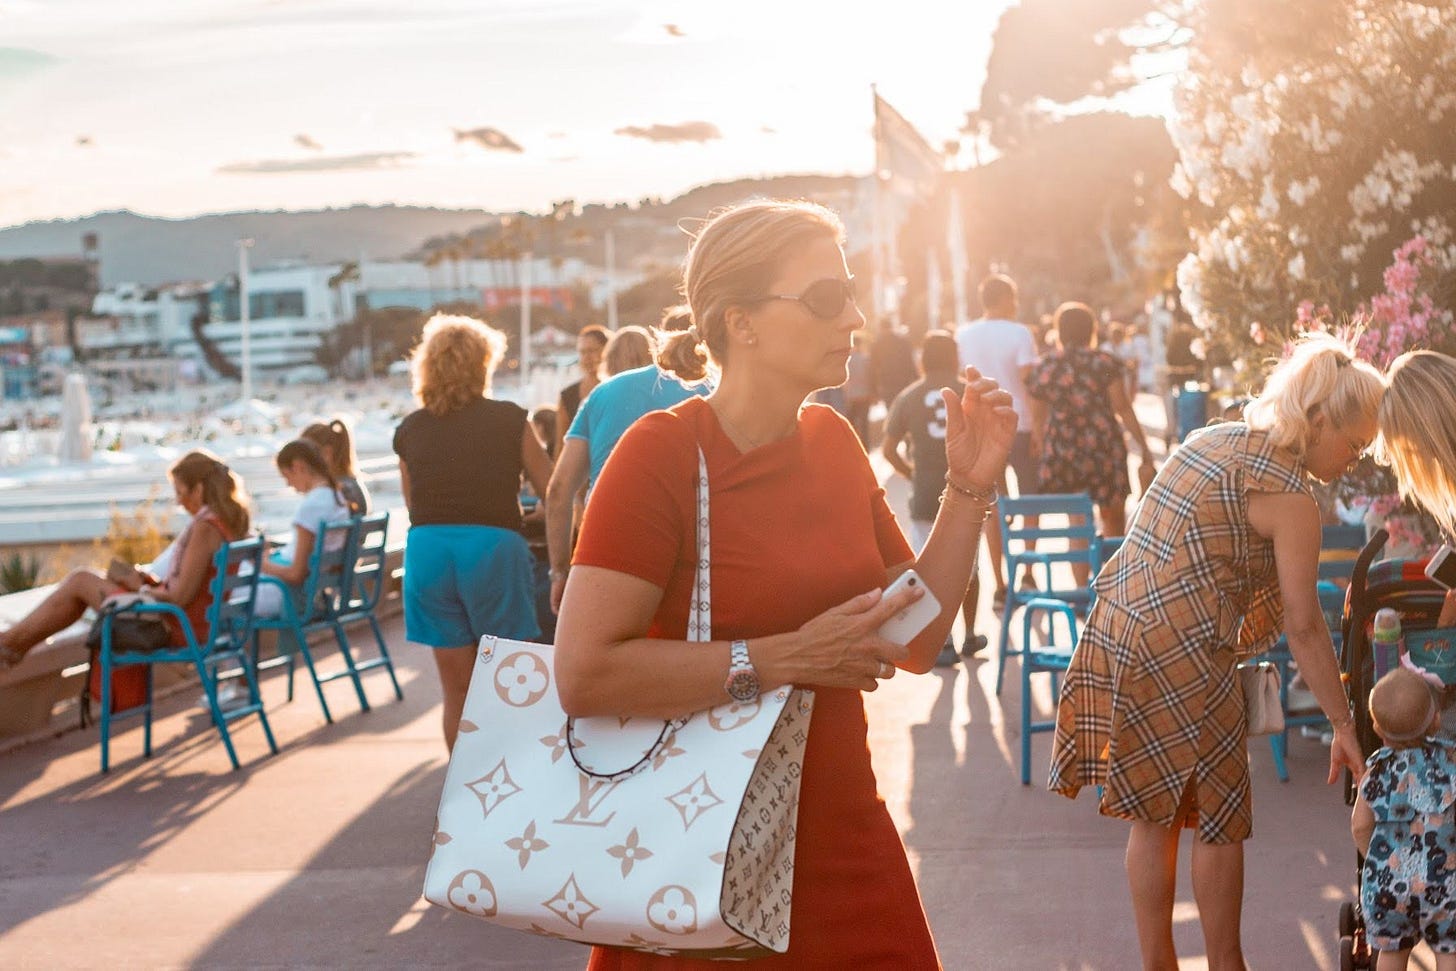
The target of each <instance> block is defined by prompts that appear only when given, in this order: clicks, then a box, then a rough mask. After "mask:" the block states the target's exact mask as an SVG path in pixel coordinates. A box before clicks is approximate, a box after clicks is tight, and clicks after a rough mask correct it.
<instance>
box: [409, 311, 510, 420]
mask: <svg viewBox="0 0 1456 971" xmlns="http://www.w3.org/2000/svg"><path fill="white" fill-rule="evenodd" d="M505 350H506V336H505V335H504V334H502V333H501V332H500V331H498V330H496V329H495V328H494V327H492V326H490V325H489V324H486V323H484V322H482V321H479V320H476V319H475V318H474V317H464V316H460V315H458V314H435V316H433V317H431V318H430V319H429V322H428V323H426V324H425V330H424V333H423V335H422V336H421V339H420V342H419V343H418V344H416V345H415V349H414V351H413V353H411V354H410V377H411V379H412V381H413V388H414V395H415V398H416V399H418V400H419V403H420V405H421V406H422V407H424V409H425V410H426V411H429V412H430V413H431V414H435V415H444V414H448V413H449V412H452V411H455V410H457V409H459V408H463V407H464V406H465V405H466V404H468V403H469V402H470V401H472V400H474V399H476V398H483V397H485V395H486V393H487V392H488V391H489V390H490V378H491V375H492V374H494V373H495V367H496V365H497V364H498V363H500V359H501V356H502V355H504V354H505Z"/></svg>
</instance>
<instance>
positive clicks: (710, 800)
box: [667, 772, 723, 832]
mask: <svg viewBox="0 0 1456 971" xmlns="http://www.w3.org/2000/svg"><path fill="white" fill-rule="evenodd" d="M667 801H668V802H670V803H672V806H673V808H674V809H676V810H677V811H678V814H679V815H681V816H682V821H683V831H684V832H687V831H688V830H690V829H692V828H693V823H695V822H697V821H698V817H699V816H701V815H702V814H703V813H705V812H707V811H708V810H709V809H712V808H713V807H714V806H721V805H722V804H723V800H722V799H719V798H718V794H717V793H716V792H714V791H713V789H712V787H711V786H709V785H708V774H707V773H706V772H704V773H701V774H700V775H699V776H698V777H697V778H696V779H694V780H693V781H692V782H689V783H688V784H687V785H686V786H684V787H683V788H682V789H679V790H678V791H677V792H674V793H673V794H672V795H670V796H668V797H667Z"/></svg>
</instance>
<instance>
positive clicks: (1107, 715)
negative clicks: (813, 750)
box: [1050, 335, 1385, 971]
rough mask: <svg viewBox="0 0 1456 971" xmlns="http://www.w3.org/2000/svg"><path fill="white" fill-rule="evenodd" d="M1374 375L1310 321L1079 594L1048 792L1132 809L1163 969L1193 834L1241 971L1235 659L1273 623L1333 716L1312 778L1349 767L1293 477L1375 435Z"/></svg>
mask: <svg viewBox="0 0 1456 971" xmlns="http://www.w3.org/2000/svg"><path fill="white" fill-rule="evenodd" d="M1384 389H1385V382H1384V380H1383V378H1382V377H1381V375H1380V372H1379V371H1377V370H1376V369H1375V368H1373V367H1371V366H1370V365H1369V364H1366V363H1365V362H1363V361H1359V360H1357V359H1356V358H1355V356H1354V353H1353V351H1352V350H1351V348H1350V346H1349V345H1348V344H1346V343H1344V342H1342V341H1339V340H1336V339H1335V338H1333V337H1330V336H1327V335H1311V336H1309V337H1307V338H1305V339H1304V340H1302V341H1301V342H1300V343H1299V344H1298V345H1296V347H1295V349H1294V351H1293V353H1292V354H1291V355H1290V356H1289V358H1288V359H1287V360H1285V361H1284V362H1283V363H1281V364H1280V365H1279V366H1278V367H1276V368H1275V369H1274V371H1273V373H1271V374H1270V375H1269V379H1268V381H1267V382H1266V383H1265V386H1264V391H1263V393H1262V394H1261V395H1260V396H1259V397H1258V398H1257V399H1256V400H1255V401H1254V403H1252V404H1251V405H1249V407H1248V408H1247V409H1246V411H1245V420H1244V421H1238V422H1228V423H1226V424H1222V425H1215V426H1213V427H1210V428H1205V429H1202V430H1201V431H1198V432H1195V433H1194V434H1193V435H1192V436H1190V437H1189V439H1188V441H1187V442H1186V443H1185V444H1184V445H1183V446H1182V447H1181V448H1179V449H1178V450H1177V451H1175V452H1174V453H1173V455H1172V456H1171V457H1170V458H1169V459H1168V461H1167V463H1166V464H1164V466H1163V468H1162V469H1161V470H1160V471H1159V472H1158V474H1157V477H1156V478H1155V479H1154V480H1153V483H1152V486H1151V487H1150V488H1149V489H1148V491H1147V494H1146V496H1145V497H1144V499H1143V501H1142V502H1141V504H1139V506H1138V508H1137V512H1136V514H1135V517H1134V519H1133V522H1132V525H1131V527H1130V528H1129V530H1128V533H1127V540H1126V542H1125V543H1124V544H1123V546H1122V548H1121V549H1120V550H1119V551H1118V553H1117V554H1116V556H1114V557H1113V559H1112V560H1111V561H1110V562H1109V563H1108V564H1107V566H1106V567H1105V568H1104V569H1103V571H1102V573H1101V575H1100V576H1099V577H1098V579H1097V581H1096V590H1097V603H1096V605H1095V606H1094V607H1093V609H1092V612H1091V614H1090V616H1088V618H1087V628H1086V630H1085V632H1084V633H1083V635H1082V639H1081V641H1080V643H1079V644H1078V646H1077V651H1076V653H1075V654H1074V655H1073V656H1072V663H1071V668H1070V670H1069V671H1068V672H1067V677H1066V682H1065V685H1064V687H1063V688H1062V696H1061V703H1060V706H1059V708H1058V711H1057V731H1056V742H1055V750H1054V754H1053V757H1052V771H1051V783H1050V787H1051V789H1052V790H1053V791H1055V792H1060V793H1062V794H1063V795H1066V796H1072V797H1075V796H1076V795H1077V792H1078V790H1080V789H1081V788H1082V787H1083V786H1103V787H1104V791H1103V796H1102V802H1101V805H1100V806H1099V809H1100V811H1101V812H1102V813H1103V814H1104V815H1107V816H1117V817H1120V818H1122V819H1127V820H1131V821H1132V832H1131V834H1130V835H1129V836H1128V841H1127V876H1128V882H1129V885H1130V887H1131V891H1132V904H1133V913H1134V916H1135V917H1136V921H1137V932H1138V941H1139V944H1140V946H1141V950H1142V958H1143V966H1144V967H1145V968H1150V969H1151V968H1157V969H1163V968H1173V967H1177V964H1178V960H1177V955H1176V954H1175V953H1174V949H1173V899H1174V886H1175V877H1176V869H1177V858H1178V853H1177V850H1178V838H1179V835H1180V831H1181V830H1182V829H1184V828H1189V829H1196V830H1197V837H1196V840H1195V841H1194V844H1193V890H1194V897H1195V899H1196V900H1197V902H1198V911H1199V920H1200V921H1201V923H1202V926H1203V937H1204V941H1205V943H1206V945H1207V949H1208V966H1209V968H1210V969H1212V971H1225V969H1242V968H1243V967H1244V959H1243V950H1242V943H1241V940H1240V928H1239V924H1240V916H1241V911H1242V907H1243V893H1244V840H1246V839H1248V838H1249V836H1250V834H1251V833H1252V832H1253V810H1252V806H1251V803H1250V797H1249V765H1248V752H1247V751H1246V748H1245V714H1244V699H1243V695H1242V694H1241V689H1240V683H1239V679H1238V677H1237V676H1236V675H1235V672H1234V665H1235V663H1236V662H1237V661H1238V659H1239V658H1240V657H1243V656H1246V655H1250V654H1257V653H1260V652H1262V651H1264V650H1266V649H1268V648H1269V647H1270V646H1271V645H1272V643H1273V641H1274V639H1275V638H1276V637H1277V636H1278V634H1279V632H1280V631H1281V630H1283V631H1284V632H1285V633H1286V634H1287V636H1288V639H1289V648H1290V650H1291V652H1292V653H1293V654H1294V658H1295V660H1296V661H1297V662H1298V663H1299V669H1300V671H1301V672H1302V673H1303V675H1304V678H1305V680H1306V681H1307V682H1308V683H1309V686H1310V688H1311V689H1312V690H1313V691H1314V695H1315V698H1316V699H1317V700H1318V701H1319V705H1320V707H1321V708H1322V709H1323V710H1324V713H1325V715H1326V716H1327V717H1328V718H1329V719H1330V723H1331V724H1332V725H1334V728H1335V739H1334V744H1333V745H1332V746H1331V748H1330V775H1329V780H1330V781H1331V782H1333V781H1334V780H1335V778H1336V776H1337V775H1338V773H1339V770H1340V769H1341V768H1342V767H1343V768H1348V769H1349V770H1350V771H1351V772H1352V773H1354V775H1355V776H1356V777H1357V778H1358V777H1359V776H1360V774H1361V772H1362V771H1363V769H1364V764H1365V759H1364V756H1363V755H1362V753H1361V751H1360V745H1359V743H1358V742H1357V741H1356V740H1355V733H1354V723H1353V721H1352V720H1351V717H1350V708H1349V702H1348V700H1347V699H1346V697H1345V692H1344V688H1343V686H1342V685H1341V683H1340V673H1339V669H1338V667H1337V665H1336V663H1335V653H1334V646H1333V644H1332V643H1331V642H1330V635H1329V630H1328V629H1327V628H1326V626H1325V623H1324V619H1323V617H1322V615H1321V613H1320V606H1319V598H1318V595H1317V594H1316V590H1315V588H1316V584H1317V582H1318V572H1319V569H1318V568H1319V547H1320V517H1319V509H1318V507H1317V506H1316V505H1315V501H1314V498H1313V496H1312V495H1311V494H1310V492H1309V489H1308V485H1307V480H1306V476H1310V475H1312V476H1314V477H1315V478H1317V479H1319V480H1321V481H1326V482H1327V481H1329V480H1331V479H1334V478H1336V477H1337V476H1339V475H1340V474H1341V473H1343V472H1344V471H1345V470H1346V469H1348V468H1350V467H1351V466H1352V465H1353V464H1354V463H1355V461H1356V460H1357V459H1359V457H1360V456H1361V454H1363V453H1364V452H1365V451H1366V450H1367V449H1368V448H1369V447H1370V444H1371V441H1372V439H1374V437H1375V430H1376V426H1375V416H1376V409H1377V408H1378V407H1379V405H1380V399H1381V396H1382V394H1383V393H1384Z"/></svg>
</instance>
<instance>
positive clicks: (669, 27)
mask: <svg viewBox="0 0 1456 971" xmlns="http://www.w3.org/2000/svg"><path fill="white" fill-rule="evenodd" d="M662 29H663V30H665V31H667V36H669V37H686V36H687V33H686V32H685V31H684V30H683V29H682V28H681V27H679V26H678V25H677V24H663V25H662Z"/></svg>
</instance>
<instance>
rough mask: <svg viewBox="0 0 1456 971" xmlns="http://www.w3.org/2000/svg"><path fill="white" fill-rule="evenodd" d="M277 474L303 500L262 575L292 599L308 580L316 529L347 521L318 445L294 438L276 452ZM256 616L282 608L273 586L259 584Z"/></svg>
mask: <svg viewBox="0 0 1456 971" xmlns="http://www.w3.org/2000/svg"><path fill="white" fill-rule="evenodd" d="M277 464H278V474H279V475H281V476H282V477H283V481H284V482H286V483H287V484H288V486H289V487H290V488H291V489H293V490H294V491H295V492H297V493H299V494H300V495H301V496H302V497H303V498H302V499H300V500H299V503H298V508H297V509H296V510H294V513H293V522H292V525H293V533H292V535H290V536H289V538H288V542H286V543H285V544H284V545H283V548H282V549H280V550H278V551H277V552H276V553H274V554H272V555H271V556H269V557H268V559H266V560H264V561H263V573H264V575H266V576H273V577H277V578H278V579H280V580H282V581H283V582H284V583H286V584H287V585H288V586H289V587H290V588H292V590H293V592H294V595H295V597H296V596H297V595H298V593H299V592H300V588H302V586H303V582H304V581H305V580H307V579H308V561H309V557H311V556H312V555H313V546H314V542H315V540H316V539H317V537H318V533H319V527H320V525H321V524H323V523H331V522H334V521H336V520H340V519H348V518H349V515H350V513H349V507H348V506H347V505H346V504H345V502H344V499H343V497H342V496H340V494H339V483H338V481H337V480H336V479H335V478H334V473H333V471H332V470H330V469H329V465H328V463H327V462H325V461H324V457H323V454H322V453H321V452H320V451H319V449H318V446H317V445H315V444H314V443H313V442H310V441H307V440H306V439H302V438H296V439H294V440H293V441H291V442H289V443H288V444H287V445H285V446H283V447H282V448H281V449H279V450H278V458H277ZM253 609H254V610H255V611H256V612H257V613H258V614H259V615H260V616H263V617H276V616H278V613H279V612H280V611H281V610H282V609H283V594H282V591H281V590H280V589H279V588H278V586H277V585H276V584H272V583H260V584H259V585H258V595H257V600H256V602H255V604H254V608H253Z"/></svg>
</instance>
